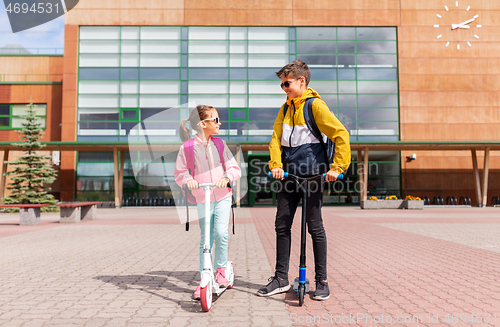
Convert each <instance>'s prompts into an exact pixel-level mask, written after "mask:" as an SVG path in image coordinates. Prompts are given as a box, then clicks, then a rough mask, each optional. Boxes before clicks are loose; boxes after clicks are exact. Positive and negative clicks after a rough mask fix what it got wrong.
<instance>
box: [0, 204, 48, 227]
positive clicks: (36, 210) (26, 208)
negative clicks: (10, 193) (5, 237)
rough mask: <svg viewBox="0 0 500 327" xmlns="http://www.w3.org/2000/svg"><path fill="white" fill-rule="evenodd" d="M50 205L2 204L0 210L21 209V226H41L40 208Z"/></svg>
mask: <svg viewBox="0 0 500 327" xmlns="http://www.w3.org/2000/svg"><path fill="white" fill-rule="evenodd" d="M48 206H49V204H15V203H13V204H2V205H0V208H19V224H20V225H21V226H32V225H40V212H41V210H40V208H41V207H48Z"/></svg>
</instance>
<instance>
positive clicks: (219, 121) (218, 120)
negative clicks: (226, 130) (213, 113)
mask: <svg viewBox="0 0 500 327" xmlns="http://www.w3.org/2000/svg"><path fill="white" fill-rule="evenodd" d="M209 120H213V121H214V123H216V124H218V123H222V122H221V120H220V118H219V117H215V118H207V119H203V120H201V121H200V122H199V123H198V125H199V124H201V122H202V121H209Z"/></svg>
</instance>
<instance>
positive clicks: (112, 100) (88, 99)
mask: <svg viewBox="0 0 500 327" xmlns="http://www.w3.org/2000/svg"><path fill="white" fill-rule="evenodd" d="M78 106H80V107H84V108H99V107H102V108H118V107H119V104H118V94H80V95H79V96H78Z"/></svg>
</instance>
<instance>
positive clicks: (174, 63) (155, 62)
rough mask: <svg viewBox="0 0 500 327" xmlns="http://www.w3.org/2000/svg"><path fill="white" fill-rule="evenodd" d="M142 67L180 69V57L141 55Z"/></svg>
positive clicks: (176, 55)
mask: <svg viewBox="0 0 500 327" xmlns="http://www.w3.org/2000/svg"><path fill="white" fill-rule="evenodd" d="M140 62H141V67H179V66H180V63H181V62H180V56H179V55H178V54H175V55H174V54H169V55H166V54H141V57H140Z"/></svg>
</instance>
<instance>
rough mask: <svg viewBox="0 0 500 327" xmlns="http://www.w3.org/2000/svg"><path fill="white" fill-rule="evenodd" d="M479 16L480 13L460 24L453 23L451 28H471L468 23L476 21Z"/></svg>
mask: <svg viewBox="0 0 500 327" xmlns="http://www.w3.org/2000/svg"><path fill="white" fill-rule="evenodd" d="M477 17H479V15H476V16H474V17H473V18H471V19H469V20H466V21H465V22H462V23H460V24H451V29H452V30H454V29H456V28H470V27H469V26H467V27H466V24H469V23H471V22H473V21H475V20H476V18H477Z"/></svg>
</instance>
